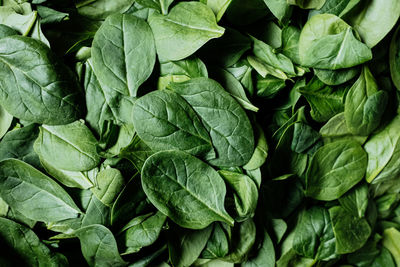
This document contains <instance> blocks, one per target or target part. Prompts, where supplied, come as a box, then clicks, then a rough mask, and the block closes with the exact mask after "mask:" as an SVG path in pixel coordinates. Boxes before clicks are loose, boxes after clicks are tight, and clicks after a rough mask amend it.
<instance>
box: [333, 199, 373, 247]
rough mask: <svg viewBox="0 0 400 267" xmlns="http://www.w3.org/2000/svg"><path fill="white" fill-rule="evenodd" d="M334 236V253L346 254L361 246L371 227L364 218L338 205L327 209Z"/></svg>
mask: <svg viewBox="0 0 400 267" xmlns="http://www.w3.org/2000/svg"><path fill="white" fill-rule="evenodd" d="M329 214H330V216H331V220H332V226H333V231H334V233H335V238H336V253H338V254H346V253H350V252H354V251H356V250H357V249H359V248H361V247H362V246H363V245H364V244H365V242H366V241H367V239H368V237H369V236H370V234H371V227H370V226H369V224H368V222H367V220H366V219H364V218H359V217H358V216H354V215H353V214H351V213H349V212H347V211H346V210H345V209H343V208H342V207H339V206H335V207H332V208H330V209H329Z"/></svg>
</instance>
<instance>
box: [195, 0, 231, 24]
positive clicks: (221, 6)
mask: <svg viewBox="0 0 400 267" xmlns="http://www.w3.org/2000/svg"><path fill="white" fill-rule="evenodd" d="M200 2H202V3H204V4H207V6H209V7H210V8H211V9H212V11H213V12H214V14H215V17H216V18H217V21H220V20H221V18H222V16H223V15H224V13H225V11H226V10H227V8H228V7H229V5H230V4H231V2H232V0H201V1H200Z"/></svg>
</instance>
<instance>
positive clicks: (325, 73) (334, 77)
mask: <svg viewBox="0 0 400 267" xmlns="http://www.w3.org/2000/svg"><path fill="white" fill-rule="evenodd" d="M359 73H360V69H359V68H356V67H355V68H349V69H339V70H324V69H314V74H315V75H316V76H317V77H318V79H320V80H321V81H322V82H323V83H324V84H327V85H340V84H343V83H345V82H348V81H350V80H351V79H353V78H354V77H356V76H357V74H359Z"/></svg>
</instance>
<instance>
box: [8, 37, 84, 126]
mask: <svg viewBox="0 0 400 267" xmlns="http://www.w3.org/2000/svg"><path fill="white" fill-rule="evenodd" d="M0 80H1V82H0V103H1V105H2V107H3V108H5V109H6V110H7V112H8V113H10V114H11V115H13V116H15V117H17V118H19V119H23V120H27V121H31V122H36V123H45V124H50V125H54V124H67V123H70V122H73V121H75V120H76V119H77V118H78V117H79V115H80V108H79V106H78V105H79V99H78V96H79V91H77V90H76V88H79V84H78V83H77V81H76V79H75V77H74V76H73V74H72V73H71V71H70V70H69V69H68V68H67V67H66V66H65V65H64V64H62V63H61V62H60V61H59V60H58V59H57V58H56V57H55V56H54V54H53V53H52V52H51V51H50V49H49V48H48V47H47V46H46V45H44V44H43V43H41V42H40V41H36V40H34V39H31V38H28V37H23V36H10V37H5V38H2V39H0ZM74 90H75V91H74Z"/></svg>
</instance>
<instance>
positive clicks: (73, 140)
mask: <svg viewBox="0 0 400 267" xmlns="http://www.w3.org/2000/svg"><path fill="white" fill-rule="evenodd" d="M39 129H40V133H39V137H38V139H37V140H36V142H35V145H34V149H35V152H36V153H37V154H38V155H39V156H40V157H41V158H42V159H44V160H45V161H46V162H48V163H49V164H50V165H52V166H53V167H55V168H59V169H62V170H66V171H88V170H91V169H93V168H94V167H96V166H97V165H98V164H99V162H100V157H99V155H98V154H97V151H96V145H97V141H96V139H95V137H94V136H93V134H92V133H91V132H90V130H89V129H88V128H87V127H86V126H85V125H84V124H83V123H82V122H81V121H76V122H73V123H70V124H67V125H57V126H50V125H42V126H41V127H40V128H39ZM60 151H62V153H60Z"/></svg>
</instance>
